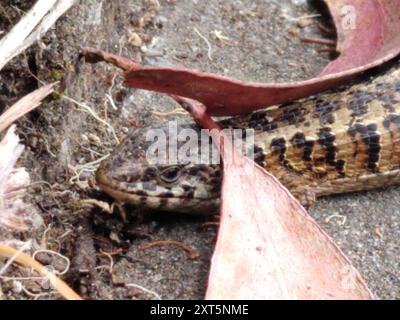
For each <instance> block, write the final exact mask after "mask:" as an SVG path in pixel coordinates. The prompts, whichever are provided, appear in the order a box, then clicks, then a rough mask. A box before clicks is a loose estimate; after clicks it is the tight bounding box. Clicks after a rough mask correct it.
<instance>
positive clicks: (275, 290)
mask: <svg viewBox="0 0 400 320" xmlns="http://www.w3.org/2000/svg"><path fill="white" fill-rule="evenodd" d="M175 99H176V100H177V101H178V102H179V103H180V104H181V105H182V106H183V107H184V108H185V109H186V110H187V111H189V112H190V113H191V115H192V116H193V118H194V119H195V120H196V122H197V123H198V124H199V125H200V126H201V127H203V128H206V129H209V130H210V132H211V134H212V138H213V140H214V142H217V145H220V146H221V150H223V152H221V155H222V158H223V159H224V160H226V159H227V156H228V157H230V158H228V159H229V161H224V178H223V186H222V195H221V199H222V206H221V224H220V230H219V234H218V240H217V245H216V249H215V251H214V255H213V258H212V263H211V270H210V274H209V280H208V289H207V293H206V298H207V299H372V298H373V294H372V293H371V291H370V290H369V289H368V287H367V286H366V284H365V282H364V280H363V279H362V277H361V275H360V273H359V272H358V271H357V270H356V269H355V268H354V267H353V266H352V264H351V262H350V261H349V260H348V258H347V257H346V256H345V255H344V253H343V252H342V251H341V250H340V249H339V248H338V247H337V246H336V244H335V243H334V242H333V240H332V239H331V238H330V237H329V236H328V235H327V234H326V233H325V232H324V231H323V230H322V229H321V228H320V227H319V225H318V224H317V223H316V222H315V221H314V220H313V219H312V218H311V216H310V215H309V214H308V213H307V211H306V210H305V209H304V208H303V207H302V206H301V205H300V203H299V202H298V201H297V200H296V199H295V198H294V197H293V196H292V195H291V194H290V193H289V191H288V190H287V189H286V188H285V187H283V186H282V185H281V184H280V182H279V181H278V180H277V179H275V178H274V177H273V176H272V175H271V174H269V173H268V172H266V171H265V170H264V169H263V168H261V167H259V166H258V165H256V164H255V163H254V162H253V161H251V160H249V159H247V158H244V157H242V156H241V155H239V154H237V153H236V152H235V150H234V149H233V147H232V146H231V145H230V144H227V143H224V137H223V135H222V136H221V135H218V134H215V133H216V131H215V130H214V131H211V130H212V129H219V127H218V125H217V124H216V123H215V122H213V120H212V119H211V118H210V116H209V115H208V114H207V113H206V112H205V107H204V106H202V105H201V104H200V103H198V102H196V101H193V100H189V99H185V98H181V97H175ZM228 141H229V140H228Z"/></svg>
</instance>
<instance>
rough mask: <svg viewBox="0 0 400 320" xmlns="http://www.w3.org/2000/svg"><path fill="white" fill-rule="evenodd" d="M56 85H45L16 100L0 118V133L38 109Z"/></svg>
mask: <svg viewBox="0 0 400 320" xmlns="http://www.w3.org/2000/svg"><path fill="white" fill-rule="evenodd" d="M56 84H57V82H54V83H51V84H48V85H45V86H43V87H41V88H39V89H37V90H35V91H33V92H31V93H30V94H28V95H26V96H25V97H23V98H22V99H20V100H18V102H16V103H15V104H14V105H13V106H12V107H11V108H9V109H8V110H7V111H6V112H4V113H3V114H2V115H1V116H0V132H2V131H3V130H5V129H6V128H8V127H9V126H10V125H11V124H12V123H13V122H14V121H16V120H17V119H19V118H20V117H22V116H23V115H25V114H27V113H28V112H29V111H31V110H33V109H35V108H36V107H38V106H39V105H40V103H41V102H42V100H43V99H44V98H46V97H47V96H48V95H49V94H51V93H52V92H53V87H54V86H55V85H56Z"/></svg>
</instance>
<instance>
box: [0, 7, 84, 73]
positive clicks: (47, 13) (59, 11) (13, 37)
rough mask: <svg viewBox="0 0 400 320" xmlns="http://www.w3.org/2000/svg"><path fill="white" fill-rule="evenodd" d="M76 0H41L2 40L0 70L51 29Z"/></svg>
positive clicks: (0, 41) (0, 43) (0, 44)
mask: <svg viewBox="0 0 400 320" xmlns="http://www.w3.org/2000/svg"><path fill="white" fill-rule="evenodd" d="M75 3H76V0H39V1H37V2H36V4H35V5H34V6H33V7H32V9H31V10H30V11H29V12H28V13H27V14H26V15H25V16H24V17H23V18H22V19H21V20H20V21H19V22H18V24H17V25H15V26H14V28H13V29H12V30H11V31H10V32H9V33H8V34H7V35H5V36H4V37H3V38H2V39H1V40H0V70H1V69H2V68H3V67H4V66H5V65H6V64H7V63H8V61H10V60H11V59H12V58H14V57H15V56H17V55H19V54H20V53H21V52H23V51H24V50H25V49H26V48H28V47H29V46H31V45H32V44H33V43H34V42H35V41H37V40H38V39H40V38H41V36H42V35H43V34H44V33H46V32H47V30H49V29H50V27H51V26H52V25H53V24H54V23H55V22H56V21H57V19H58V18H59V17H60V16H61V15H63V14H64V13H65V12H66V11H67V10H68V9H69V8H70V7H71V6H72V5H74V4H75Z"/></svg>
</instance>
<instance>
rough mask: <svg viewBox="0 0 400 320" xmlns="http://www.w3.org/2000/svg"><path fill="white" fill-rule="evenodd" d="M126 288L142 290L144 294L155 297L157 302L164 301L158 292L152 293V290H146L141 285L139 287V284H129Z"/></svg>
mask: <svg viewBox="0 0 400 320" xmlns="http://www.w3.org/2000/svg"><path fill="white" fill-rule="evenodd" d="M125 287H132V288H137V289H140V290H142V291H144V292H146V293H150V294H151V295H153V296H154V297H156V299H157V300H162V299H161V296H160V295H159V294H158V293H157V292H154V291H152V290H149V289H146V288H144V287H142V286H140V285H138V284H135V283H127V284H125Z"/></svg>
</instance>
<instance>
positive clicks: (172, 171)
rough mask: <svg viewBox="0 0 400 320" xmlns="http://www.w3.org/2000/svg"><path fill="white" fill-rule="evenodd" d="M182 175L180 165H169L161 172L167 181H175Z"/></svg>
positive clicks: (162, 178) (162, 177)
mask: <svg viewBox="0 0 400 320" xmlns="http://www.w3.org/2000/svg"><path fill="white" fill-rule="evenodd" d="M179 176H180V170H179V168H178V167H169V168H167V169H165V170H164V171H163V172H161V176H160V178H161V180H162V181H164V182H166V183H173V182H175V181H176V180H178V178H179Z"/></svg>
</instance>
